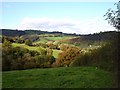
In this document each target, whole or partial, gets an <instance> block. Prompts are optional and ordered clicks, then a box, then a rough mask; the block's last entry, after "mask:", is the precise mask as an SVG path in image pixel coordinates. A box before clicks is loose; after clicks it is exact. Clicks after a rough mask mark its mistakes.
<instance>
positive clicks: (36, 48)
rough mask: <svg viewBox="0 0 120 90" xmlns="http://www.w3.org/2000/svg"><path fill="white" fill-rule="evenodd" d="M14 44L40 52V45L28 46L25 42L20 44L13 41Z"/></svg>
mask: <svg viewBox="0 0 120 90" xmlns="http://www.w3.org/2000/svg"><path fill="white" fill-rule="evenodd" d="M12 45H13V46H14V47H17V46H20V47H24V48H27V49H29V50H36V51H38V52H39V47H33V46H28V45H25V44H18V43H12Z"/></svg>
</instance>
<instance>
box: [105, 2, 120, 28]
mask: <svg viewBox="0 0 120 90" xmlns="http://www.w3.org/2000/svg"><path fill="white" fill-rule="evenodd" d="M114 5H117V10H112V9H108V11H107V13H106V14H105V15H104V17H106V20H108V23H109V24H110V25H112V26H113V27H115V28H116V29H118V30H120V1H119V2H118V3H115V4H114Z"/></svg>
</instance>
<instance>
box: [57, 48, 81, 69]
mask: <svg viewBox="0 0 120 90" xmlns="http://www.w3.org/2000/svg"><path fill="white" fill-rule="evenodd" d="M79 55H80V49H79V48H75V47H71V48H69V49H67V50H66V51H63V52H61V53H59V55H58V59H57V60H56V63H57V65H59V66H67V67H69V65H70V63H71V62H72V61H74V60H75V58H76V57H77V56H79Z"/></svg>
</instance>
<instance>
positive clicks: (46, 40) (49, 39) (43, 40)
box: [34, 36, 72, 44]
mask: <svg viewBox="0 0 120 90" xmlns="http://www.w3.org/2000/svg"><path fill="white" fill-rule="evenodd" d="M67 38H72V37H71V36H62V37H40V39H39V40H37V41H36V42H34V44H37V43H46V42H48V41H59V40H63V39H67Z"/></svg>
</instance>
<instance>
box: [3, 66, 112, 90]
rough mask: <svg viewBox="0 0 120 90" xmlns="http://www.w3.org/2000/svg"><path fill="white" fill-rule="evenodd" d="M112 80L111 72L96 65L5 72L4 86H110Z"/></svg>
mask: <svg viewBox="0 0 120 90" xmlns="http://www.w3.org/2000/svg"><path fill="white" fill-rule="evenodd" d="M112 80H113V78H112V76H111V73H109V72H106V71H103V70H100V69H95V67H69V68H65V67H62V68H48V69H31V70H20V71H19V70H18V71H6V72H3V88H17V87H19V88H108V87H112Z"/></svg>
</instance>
